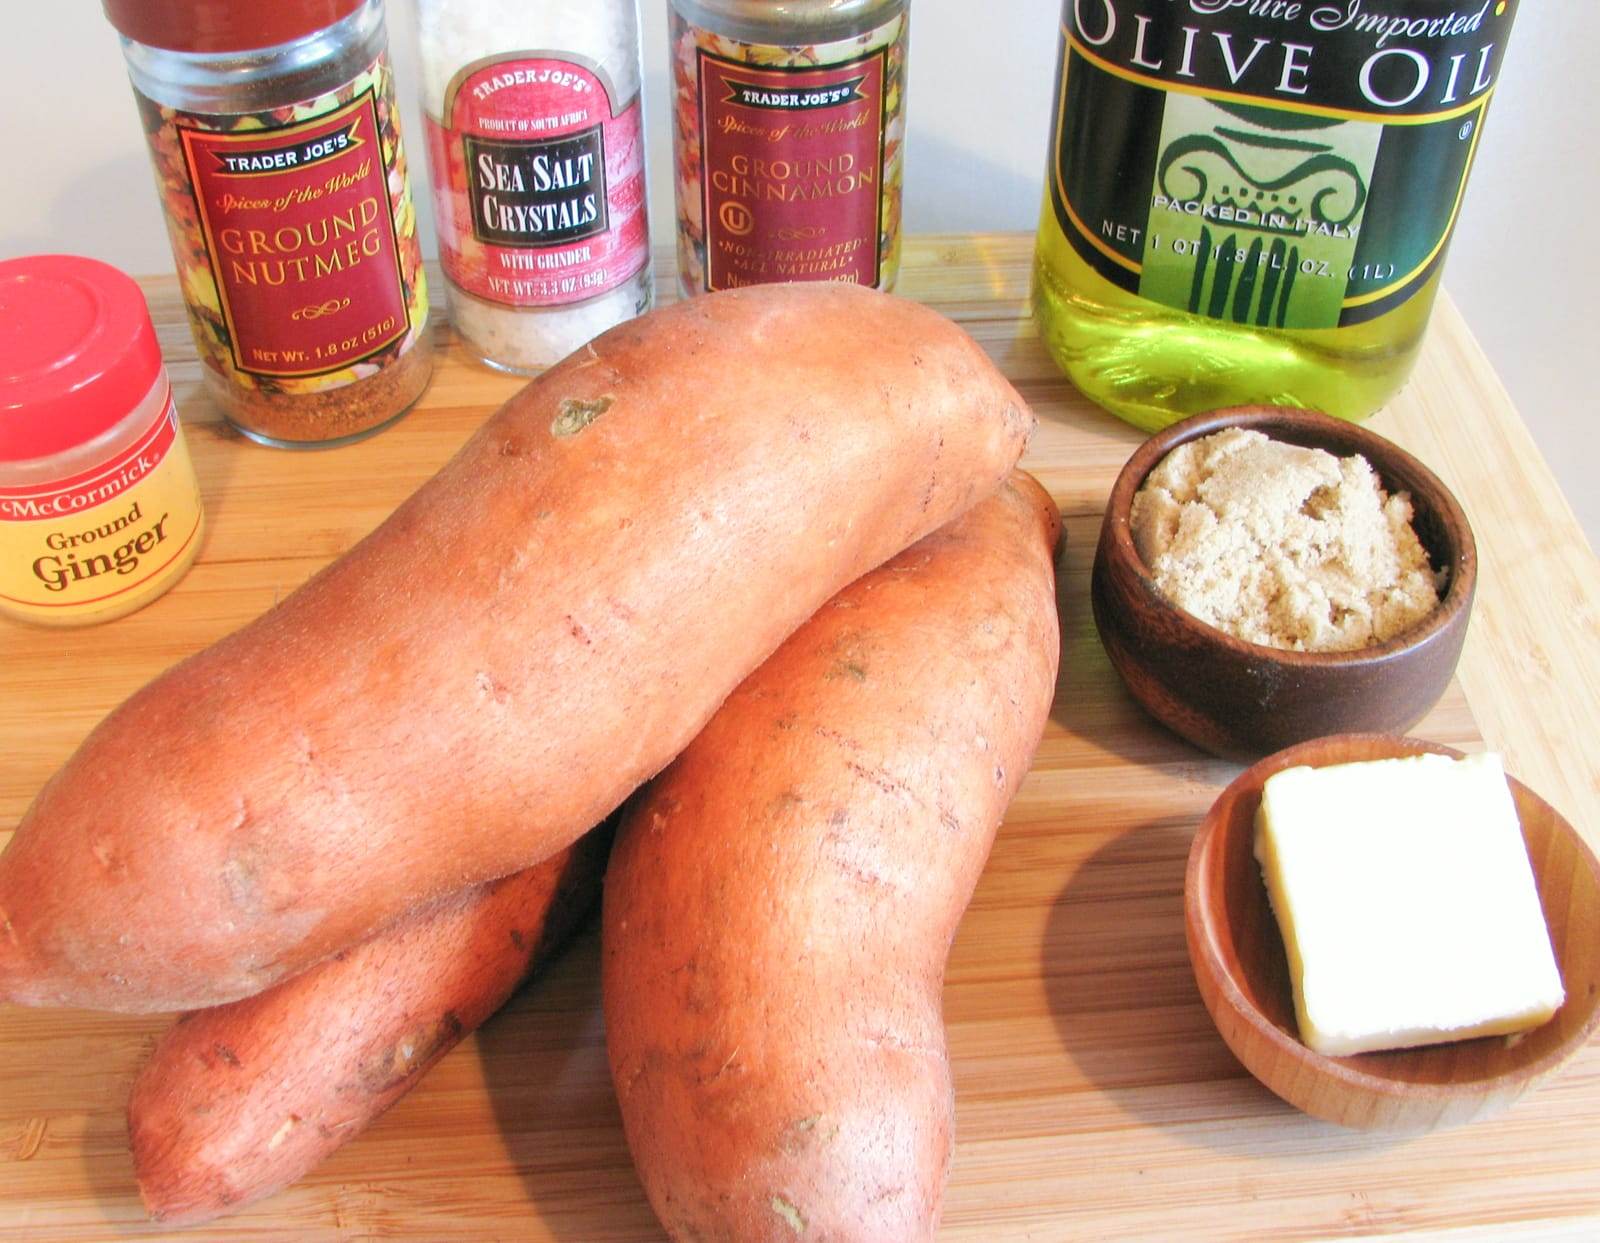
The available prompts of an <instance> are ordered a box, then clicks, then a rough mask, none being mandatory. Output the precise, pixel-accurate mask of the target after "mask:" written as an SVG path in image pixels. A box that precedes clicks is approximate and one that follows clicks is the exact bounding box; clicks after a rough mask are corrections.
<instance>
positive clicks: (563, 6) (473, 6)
mask: <svg viewBox="0 0 1600 1243" xmlns="http://www.w3.org/2000/svg"><path fill="white" fill-rule="evenodd" d="M417 35H418V39H419V41H420V44H421V61H422V82H423V85H422V105H423V112H424V114H425V116H426V125H427V130H428V164H429V167H430V169H431V172H432V182H433V207H434V215H435V217H436V219H437V222H438V227H439V259H440V263H441V265H442V266H443V268H444V272H445V276H446V278H447V280H448V284H449V290H450V314H451V319H452V320H453V321H454V323H455V326H456V330H457V331H458V332H459V333H460V334H461V336H462V337H463V338H464V339H465V341H466V343H467V344H468V346H469V347H471V348H472V350H473V351H474V352H475V353H476V354H477V355H478V356H479V357H480V358H481V359H483V361H484V362H486V363H488V364H489V365H491V366H493V367H498V368H500V369H502V370H506V371H514V372H519V373H528V372H532V371H537V370H539V369H541V368H543V367H547V366H549V365H550V364H551V363H554V362H557V361H559V360H560V359H562V358H564V357H566V355H568V354H570V353H571V352H572V351H573V350H575V349H577V348H578V347H580V346H581V345H583V344H584V343H585V342H587V341H588V340H590V339H591V338H593V337H595V336H596V335H598V334H599V333H601V332H604V331H605V330H606V329H607V328H610V327H612V326H613V325H615V324H618V323H620V322H622V321H623V320H625V319H631V318H632V317H633V316H635V315H638V314H640V313H641V312H643V311H645V310H647V309H649V306H650V301H651V296H652V286H651V268H650V229H649V223H648V220H647V216H646V211H645V157H644V127H643V105H642V103H641V93H640V81H641V71H640V61H639V15H638V2H637V0H540V2H539V3H530V2H529V0H418V4H417Z"/></svg>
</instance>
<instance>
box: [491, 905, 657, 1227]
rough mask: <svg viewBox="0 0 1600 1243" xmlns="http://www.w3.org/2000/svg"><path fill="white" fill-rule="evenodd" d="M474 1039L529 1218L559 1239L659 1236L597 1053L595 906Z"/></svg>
mask: <svg viewBox="0 0 1600 1243" xmlns="http://www.w3.org/2000/svg"><path fill="white" fill-rule="evenodd" d="M477 1046H478V1055H479V1057H480V1058H481V1059H482V1062H483V1077H484V1083H485V1085H486V1086H487V1088H488V1092H489V1099H490V1102H491V1104H492V1106H493V1109H494V1115H495V1121H496V1123H497V1124H498V1126H499V1128H500V1135H501V1138H502V1140H503V1142H504V1144H505V1149H506V1153H507V1156H508V1158H509V1160H510V1162H511V1163H512V1164H513V1165H514V1166H515V1167H516V1170H517V1173H518V1175H519V1176H520V1178H521V1180H522V1185H523V1187H524V1188H525V1189H526V1192H527V1200H528V1203H527V1210H528V1215H529V1217H531V1218H534V1219H536V1220H537V1221H539V1222H540V1223H541V1224H542V1225H543V1227H544V1228H545V1229H546V1230H547V1231H548V1232H549V1234H550V1236H551V1237H553V1238H555V1239H560V1240H563V1241H564V1243H594V1241H595V1240H600V1239H613V1238H615V1239H654V1238H658V1237H661V1236H660V1226H659V1225H657V1223H656V1219H655V1214H654V1213H653V1212H652V1211H651V1209H650V1205H649V1202H648V1201H647V1200H646V1199H645V1195H644V1188H643V1187H641V1186H640V1185H639V1178H638V1175H637V1174H635V1173H634V1169H633V1159H632V1157H631V1156H630V1155H629V1153H628V1145H627V1141H626V1140H625V1138H624V1136H623V1132H622V1116H621V1114H620V1113H619V1112H618V1111H617V1101H616V1095H615V1093H614V1092H613V1090H612V1087H611V1071H610V1068H609V1065H608V1064H607V1062H606V1044H605V1025H604V1020H603V1018H602V1016H601V1008H600V912H599V909H598V907H597V908H596V909H595V910H594V911H593V912H592V913H591V914H590V915H589V917H588V918H587V920H586V921H585V923H584V926H583V928H582V929H581V930H580V931H579V932H578V933H577V934H576V935H575V936H574V937H573V939H572V942H571V943H570V944H569V945H568V946H567V948H566V949H565V950H564V951H563V952H562V953H561V955H560V956H559V957H558V958H557V959H556V961H555V962H554V963H553V964H552V965H551V966H550V968H549V969H548V970H547V971H545V972H543V973H542V974H541V975H540V976H538V977H537V978H536V979H534V980H533V981H532V982H531V983H530V984H529V985H528V986H527V987H525V988H524V989H523V990H522V991H521V992H519V993H518V994H517V995H516V996H515V997H513V998H512V999H511V1001H510V1002H508V1003H507V1004H506V1005H505V1007H504V1008H503V1009H501V1011H500V1012H499V1013H498V1014H496V1015H495V1016H494V1017H493V1018H492V1019H490V1020H489V1021H488V1022H487V1023H485V1024H484V1025H483V1026H482V1027H481V1028H479V1029H478V1037H477Z"/></svg>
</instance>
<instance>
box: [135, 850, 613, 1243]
mask: <svg viewBox="0 0 1600 1243" xmlns="http://www.w3.org/2000/svg"><path fill="white" fill-rule="evenodd" d="M609 844H610V831H609V828H607V827H601V828H599V829H596V830H595V831H594V832H593V833H590V834H589V835H588V836H586V837H584V838H582V839H580V840H579V841H578V842H577V844H576V845H574V846H572V847H571V848H569V849H567V850H564V851H562V852H561V853H560V854H558V855H556V856H554V857H553V858H551V859H549V860H547V861H546V862H544V863H541V864H539V865H538V866H536V867H532V868H529V869H527V870H526V871H522V872H518V873H515V874H514V875H512V876H508V877H506V878H504V879H503V880H499V881H494V882H492V883H490V884H489V885H487V886H484V887H481V888H476V889H473V890H471V891H469V892H468V893H465V894H461V895H457V896H456V897H454V898H452V899H450V900H448V901H446V902H445V903H443V904H441V905H439V906H438V907H436V908H434V909H432V910H430V911H428V912H426V913H423V914H419V915H417V916H415V917H413V918H411V919H408V920H407V921H406V922H404V923H402V924H398V925H396V926H395V927H393V928H391V929H389V930H387V931H385V932H384V933H381V934H380V935H379V936H377V937H375V938H374V939H372V940H370V941H367V942H365V943H364V944H362V945H358V946H356V947H354V948H352V949H350V950H347V951H345V952H343V953H341V954H338V955H336V956H335V957H333V958H330V959H328V960H327V961H325V962H322V963H319V964H318V965H317V966H315V967H313V968H311V970H310V971H308V972H306V973H305V974H304V975H300V976H296V977H295V978H294V979H292V980H286V981H285V982H283V983H282V984H279V985H277V986H276V987H274V988H270V989H268V990H267V991H266V992H264V993H257V994H256V995H255V996H253V997H247V998H245V999H244V1000H243V1001H236V1002H233V1003H231V1004H230V1005H225V1006H218V1007H216V1008H215V1009H211V1010H200V1011H197V1012H195V1013H193V1014H190V1015H187V1016H185V1017H184V1018H182V1019H180V1020H179V1021H178V1023H177V1024H176V1026H174V1027H173V1028H172V1029H171V1030H169V1031H168V1032H167V1034H166V1035H165V1036H164V1037H163V1038H162V1040H161V1043H160V1044H158V1045H157V1046H156V1049H155V1052H154V1053H153V1054H151V1056H150V1060H149V1061H148V1062H147V1063H146V1064H145V1066H144V1069H143V1070H142V1071H141V1072H140V1074H139V1077H138V1079H137V1080H136V1081H135V1083H134V1086H133V1094H132V1096H131V1098H130V1099H129V1102H128V1138H129V1141H130V1143H131V1145H132V1147H133V1164H134V1170H135V1172H136V1173H137V1175H138V1179H139V1191H140V1194H141V1195H142V1196H143V1197H144V1202H145V1206H146V1207H147V1208H148V1209H149V1210H150V1213H151V1215H152V1216H153V1217H155V1218H157V1219H158V1220H161V1221H167V1222H173V1223H178V1224H190V1223H194V1222H200V1221H209V1220H210V1219H211V1218H213V1217H217V1216H219V1215H221V1214H223V1213H228V1212H232V1211H234V1210H236V1209H240V1208H243V1207H244V1206H245V1205H247V1204H251V1203H253V1202H254V1201H256V1200H259V1199H262V1198H263V1197H265V1196H269V1195H272V1194H273V1193H274V1192H276V1191H279V1190H281V1189H282V1188H284V1187H287V1186H288V1185H289V1184H290V1183H292V1182H295V1181H296V1180H297V1179H299V1178H300V1177H301V1176H302V1175H304V1174H306V1173H308V1172H309V1171H310V1170H311V1169H313V1168H314V1167H315V1166H316V1165H317V1164H319V1163H320V1162H321V1161H322V1160H323V1159H324V1158H326V1157H327V1156H329V1155H330V1154H332V1153H333V1152H334V1151H336V1150H337V1149H339V1148H341V1147H343V1146H344V1145H345V1144H347V1143H349V1142H350V1141H351V1140H352V1139H354V1138H355V1137H356V1136H357V1135H360V1134H361V1132H362V1131H364V1130H365V1129H366V1127H367V1125H368V1124H369V1123H370V1122H372V1120H373V1119H374V1118H376V1117H377V1116H378V1115H379V1114H381V1113H382V1112H383V1111H384V1110H386V1109H388V1108H389V1106H390V1105H392V1104H394V1103H395V1101H397V1100H399V1099H400V1098H401V1097H402V1096H404V1095H405V1094H406V1093H407V1092H409V1091H410V1090H411V1088H412V1087H413V1086H415V1084H416V1083H417V1081H418V1080H420V1079H421V1078H422V1076H423V1075H425V1074H426V1073H427V1072H428V1069H429V1068H430V1067H431V1066H432V1065H433V1064H434V1063H435V1062H437V1061H438V1060H439V1059H440V1058H441V1057H443V1056H444V1055H445V1054H446V1053H447V1052H449V1051H450V1050H451V1049H452V1048H454V1047H455V1045H456V1042H457V1041H459V1040H460V1039H461V1038H462V1037H463V1036H465V1035H466V1034H467V1033H469V1032H471V1031H473V1030H474V1029H476V1028H477V1027H478V1025H479V1024H480V1023H482V1022H483V1021H484V1020H485V1019H486V1018H488V1017H489V1016H490V1015H491V1014H493V1013H494V1012H495V1011H496V1010H498V1009H499V1008H500V1006H501V1004H502V1003H503V1002H504V1001H505V1000H506V998H507V997H509V996H510V995H511V993H512V992H513V990H515V988H516V987H517V985H518V984H519V983H520V982H521V981H522V980H523V979H524V978H525V977H526V976H527V975H528V974H529V973H530V972H532V971H534V970H537V969H538V968H539V967H540V966H541V965H542V964H543V963H544V962H546V961H547V960H548V959H549V958H550V956H551V955H552V954H554V953H555V951H556V950H558V949H559V948H560V947H561V945H562V943H563V942H565V940H566V938H567V935H568V934H569V933H570V932H571V931H572V929H573V927H574V926H575V925H576V924H577V922H578V921H579V920H580V919H581V918H582V917H583V915H584V913H585V912H586V911H588V910H589V909H590V908H591V907H592V905H593V903H594V901H595V899H596V898H598V897H599V894H600V877H601V874H602V873H603V872H604V870H605V857H606V850H607V847H608V846H609Z"/></svg>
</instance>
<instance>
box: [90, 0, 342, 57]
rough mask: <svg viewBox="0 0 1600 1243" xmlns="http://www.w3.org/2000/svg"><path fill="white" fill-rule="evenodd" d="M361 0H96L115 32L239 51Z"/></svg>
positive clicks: (170, 45) (183, 47)
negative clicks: (99, 2)
mask: <svg viewBox="0 0 1600 1243" xmlns="http://www.w3.org/2000/svg"><path fill="white" fill-rule="evenodd" d="M365 2H366V0H101V3H102V5H103V6H104V7H105V11H106V17H107V18H108V19H109V20H110V22H111V24H112V25H113V26H115V27H116V28H117V33H118V34H120V35H122V37H123V38H125V39H132V40H133V41H134V42H135V43H143V44H146V45H148V46H150V47H160V48H166V49H168V50H169V51H173V52H242V51H246V50H249V49H252V48H263V47H275V46H277V45H278V44H280V43H288V42H290V41H291V40H293V39H303V38H305V36H306V35H308V34H311V33H312V32H313V31H316V30H321V29H322V28H323V27H324V26H331V25H333V23H334V22H337V21H340V20H342V19H344V18H346V17H349V16H350V14H352V13H354V12H355V11H356V10H357V9H359V8H360V7H361V6H362V4H364V3H365Z"/></svg>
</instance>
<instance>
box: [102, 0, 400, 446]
mask: <svg viewBox="0 0 1600 1243" xmlns="http://www.w3.org/2000/svg"><path fill="white" fill-rule="evenodd" d="M103 2H104V6H105V10H106V15H107V16H108V17H109V18H110V19H111V23H112V25H113V26H115V27H116V28H117V30H118V32H119V33H120V34H121V36H122V47H123V53H124V55H125V57H126V59H127V62H128V71H129V76H130V77H131V78H132V81H133V89H134V94H135V97H136V99H137V101H138V105H139V113H140V117H141V119H142V121H143V124H144V129H145V133H146V136H147V137H148V139H149V143H150V150H151V155H152V158H153V160H154V163H155V170H156V178H157V182H158V186H159V189H160V193H161V198H162V203H163V206H164V207H165V208H166V215H167V228H168V232H169V233H170V235H171V240H172V249H173V254H174V256H175V257H176V259H177V265H178V276H179V279H180V281H181V283H182V287H183V295H184V300H185V302H186V304H187V305H188V309H189V322H190V327H191V328H192V329H193V332H194V338H195V344H196V345H197V347H198V348H199V351H200V358H201V361H202V362H203V363H204V364H205V379H206V386H207V388H208V390H209V391H210V392H211V393H212V395H213V396H215V398H216V399H217V402H218V404H219V405H220V406H221V408H222V411H223V413H224V414H225V415H226V416H227V418H228V419H229V421H230V422H232V423H233V424H234V426H236V427H237V428H239V430H240V431H242V432H244V434H245V435H247V436H249V437H251V438H252V439H254V440H257V441H260V442H262V443H264V444H271V445H277V446H280V447H298V446H306V445H327V444H335V443H342V442H345V441H349V440H354V439H357V438H358V437H361V436H364V435H367V434H370V433H371V432H373V431H376V430H377V429H378V428H379V427H382V426H383V425H384V424H386V423H388V422H389V421H391V420H392V419H394V418H396V417H397V416H398V415H400V414H401V413H403V412H404V411H405V410H406V409H408V408H409V407H410V406H411V404H412V403H413V402H414V401H416V399H417V398H418V397H419V396H420V395H421V393H422V390H423V388H424V387H425V386H426V385H427V382H428V377H429V374H430V372H431V369H432V359H431V356H430V352H429V347H428V343H427V340H426V337H425V336H424V325H425V324H426V321H427V317H428V293H427V284H426V279H425V277H424V275H423V269H422V256H421V251H420V249H419V247H418V245H417V237H416V216H415V212H414V210H413V207H412V201H411V192H410V189H409V188H408V183H407V178H406V159H405V153H404V149H403V148H402V146H401V143H400V129H399V122H400V118H399V111H398V109H397V108H396V107H395V97H394V79H393V75H392V73H391V71H390V67H389V59H388V53H387V50H386V49H387V36H386V34H385V28H384V9H383V2H382V0H274V3H271V4H242V3H236V2H232V0H103Z"/></svg>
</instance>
